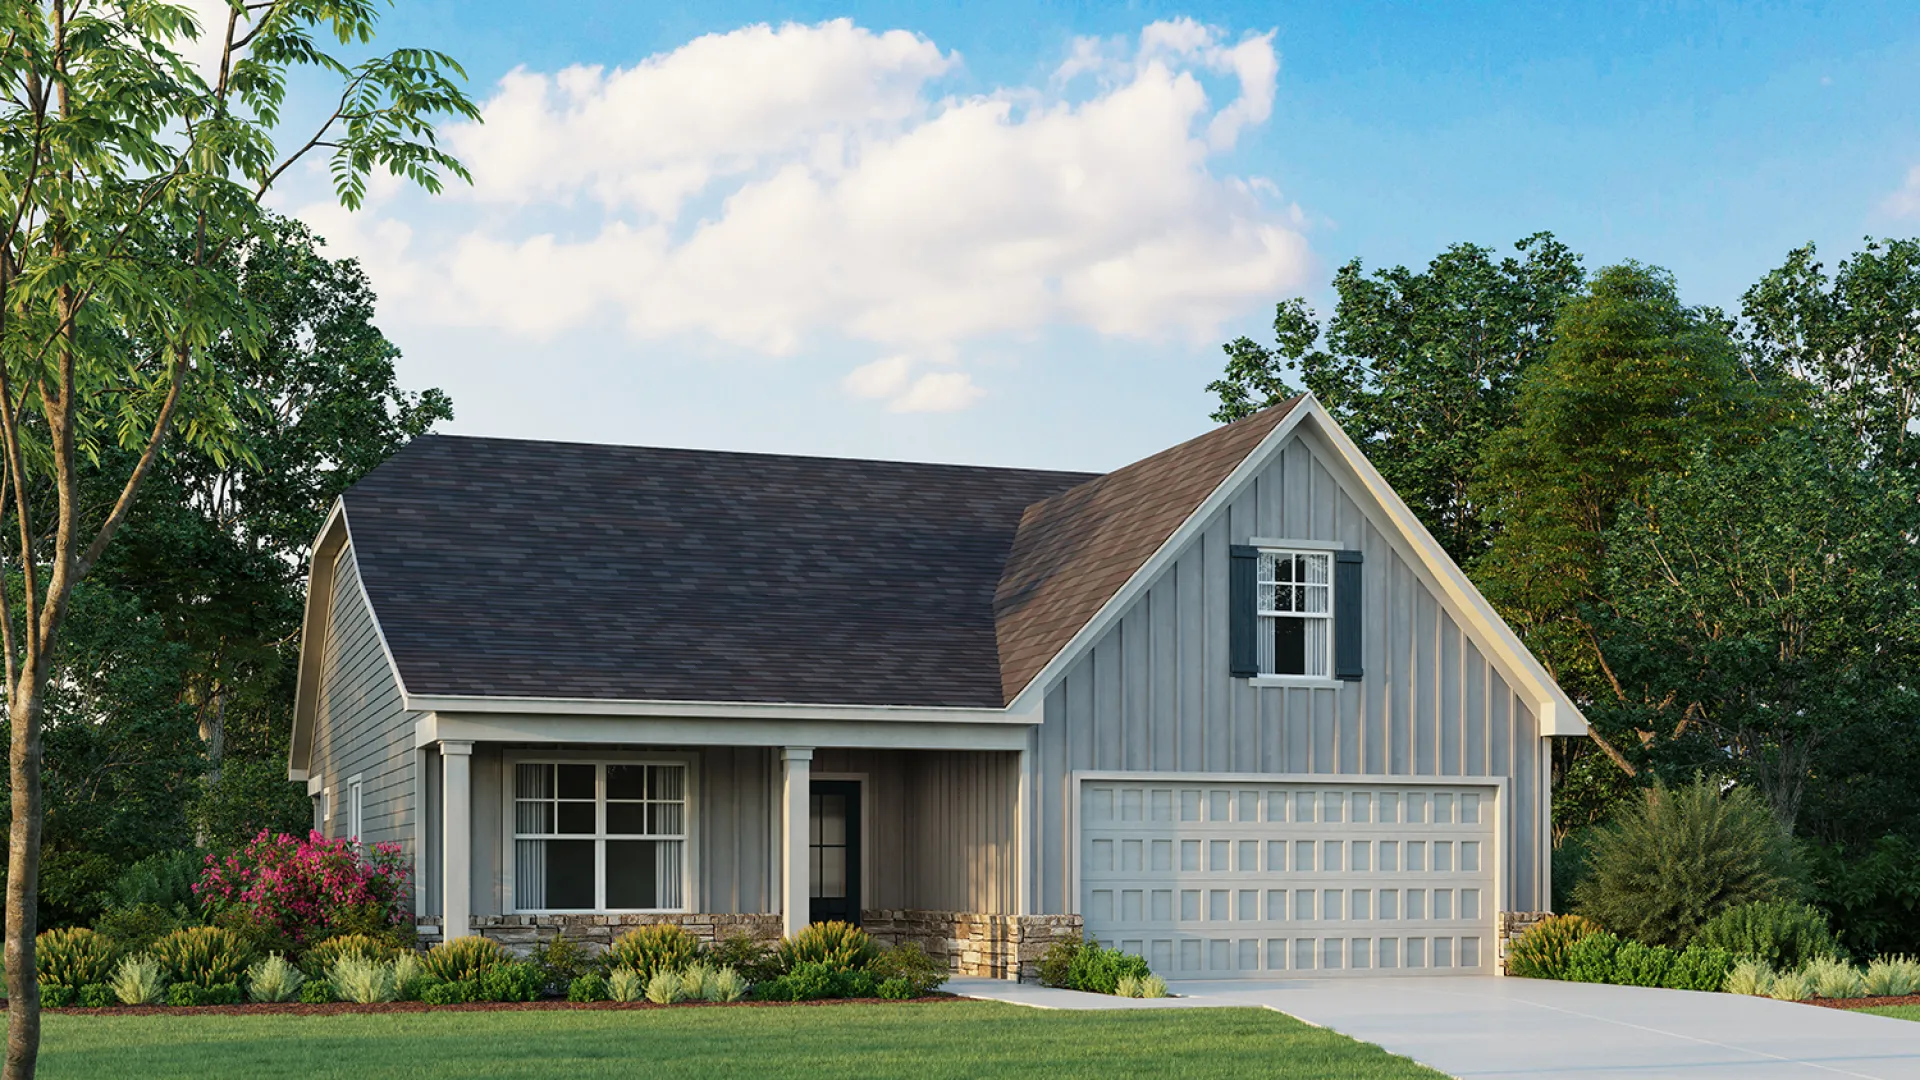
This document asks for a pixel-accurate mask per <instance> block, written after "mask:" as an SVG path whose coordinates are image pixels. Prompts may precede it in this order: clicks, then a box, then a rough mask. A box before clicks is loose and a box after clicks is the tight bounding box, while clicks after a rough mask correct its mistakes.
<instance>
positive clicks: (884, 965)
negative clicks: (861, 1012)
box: [867, 942, 947, 997]
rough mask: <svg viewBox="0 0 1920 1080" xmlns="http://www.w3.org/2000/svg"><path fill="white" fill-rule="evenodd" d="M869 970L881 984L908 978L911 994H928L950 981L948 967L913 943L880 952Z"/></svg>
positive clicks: (921, 995)
mask: <svg viewBox="0 0 1920 1080" xmlns="http://www.w3.org/2000/svg"><path fill="white" fill-rule="evenodd" d="M867 973H868V974H870V975H872V976H873V978H874V981H875V982H877V983H879V984H880V985H881V986H882V987H884V986H885V985H886V983H888V982H889V981H891V980H893V979H904V980H906V983H907V988H908V989H910V990H911V991H913V992H912V993H910V994H908V995H907V996H908V997H925V996H927V995H928V994H931V993H933V992H934V991H935V990H938V989H939V988H940V984H942V983H944V982H946V981H947V969H946V966H945V965H943V964H941V963H939V962H938V961H936V960H935V959H934V958H933V957H931V956H928V955H927V954H926V953H925V952H923V951H921V949H920V946H919V945H917V944H915V943H913V942H908V943H907V944H905V945H898V946H895V947H894V948H891V949H887V950H885V951H883V952H881V953H880V955H879V956H876V957H874V958H873V959H872V960H871V961H869V962H868V964H867ZM881 996H883V997H884V996H885V995H884V994H882V995H881Z"/></svg>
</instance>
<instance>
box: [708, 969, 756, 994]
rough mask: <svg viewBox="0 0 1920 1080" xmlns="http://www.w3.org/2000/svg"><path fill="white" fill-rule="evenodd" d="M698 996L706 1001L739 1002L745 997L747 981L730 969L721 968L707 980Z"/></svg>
mask: <svg viewBox="0 0 1920 1080" xmlns="http://www.w3.org/2000/svg"><path fill="white" fill-rule="evenodd" d="M700 996H701V997H703V998H705V999H706V1000H708V1001H739V1000H740V999H741V998H743V997H746V996H747V980H746V979H744V978H742V977H741V975H740V973H739V972H737V971H735V970H733V969H732V968H730V967H723V968H721V969H720V970H719V971H716V972H714V973H713V978H711V979H708V980H707V983H706V985H705V986H704V987H702V988H701V991H700Z"/></svg>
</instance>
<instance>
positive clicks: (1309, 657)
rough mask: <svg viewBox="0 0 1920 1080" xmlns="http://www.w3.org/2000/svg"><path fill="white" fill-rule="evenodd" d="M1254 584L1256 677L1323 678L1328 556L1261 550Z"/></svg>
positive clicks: (1329, 639)
mask: <svg viewBox="0 0 1920 1080" xmlns="http://www.w3.org/2000/svg"><path fill="white" fill-rule="evenodd" d="M1255 582H1256V584H1257V586H1258V589H1257V598H1256V606H1255V615H1256V617H1257V621H1258V623H1259V639H1258V641H1259V659H1260V674H1262V675H1304V676H1307V677H1309V678H1322V679H1324V678H1327V677H1328V676H1329V675H1330V674H1331V667H1330V665H1331V663H1332V657H1333V553H1332V552H1330V551H1279V550H1269V549H1266V548H1262V549H1261V551H1260V566H1259V572H1258V576H1257V577H1256V579H1255Z"/></svg>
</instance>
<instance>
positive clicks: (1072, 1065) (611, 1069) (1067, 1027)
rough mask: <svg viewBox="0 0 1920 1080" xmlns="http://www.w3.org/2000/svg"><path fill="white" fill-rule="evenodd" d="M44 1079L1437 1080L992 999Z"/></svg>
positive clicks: (271, 1036) (130, 1028)
mask: <svg viewBox="0 0 1920 1080" xmlns="http://www.w3.org/2000/svg"><path fill="white" fill-rule="evenodd" d="M40 1075H41V1076H42V1077H44V1078H45V1080H64V1078H68V1077H74V1078H78V1077H106V1076H140V1077H148V1078H160V1077H192V1078H194V1080H219V1078H221V1077H247V1078H249V1080H273V1078H278V1077H287V1078H289V1080H291V1078H295V1077H298V1078H300V1080H319V1078H327V1077H339V1078H342V1080H387V1078H393V1080H434V1078H438V1077H564V1078H566V1080H586V1078H590V1077H614V1076H618V1077H629V1076H639V1075H646V1076H649V1077H686V1076H754V1077H767V1078H775V1077H800V1076H806V1077H816V1076H828V1077H874V1076H913V1077H915V1078H916V1080H918V1078H932V1077H1002V1076H1022V1077H1027V1076H1030V1077H1062V1076H1089V1077H1100V1078H1102V1080H1111V1078H1112V1077H1127V1078H1128V1080H1133V1078H1135V1077H1159V1076H1164V1077H1225V1076H1263V1077H1273V1078H1277V1080H1307V1078H1321V1077H1324V1078H1328V1080H1332V1078H1340V1080H1399V1078H1402V1077H1407V1078H1422V1080H1431V1078H1434V1077H1438V1076H1440V1074H1439V1073H1436V1072H1432V1071H1430V1070H1428V1069H1425V1068H1422V1067H1421V1066H1419V1065H1416V1064H1414V1063H1413V1062H1411V1061H1408V1060H1406V1059H1405V1058H1399V1057H1394V1056H1393V1055H1391V1054H1388V1053H1387V1052H1386V1051H1384V1050H1382V1049H1380V1048H1379V1047H1377V1046H1369V1045H1366V1044H1363V1043H1358V1042H1355V1041H1353V1040H1352V1039H1349V1038H1347V1037H1345V1036H1343V1035H1337V1034H1334V1033H1333V1032H1331V1031H1326V1030H1324V1029H1321V1028H1316V1027H1311V1026H1309V1025H1306V1024H1303V1023H1300V1022H1299V1021H1297V1020H1294V1019H1292V1018H1291V1017H1287V1016H1282V1015H1280V1014H1278V1013H1274V1012H1268V1011H1265V1010H1260V1009H1166V1010H1153V1011H1136V1012H1119V1011H1114V1012H1041V1011H1038V1010H1034V1009H1026V1008H1021V1007H1020V1006H1017V1005H1002V1004H998V1003H993V1002H964V1003H954V1004H918V1005H912V1004H909V1005H833V1006H817V1007H792V1008H754V1009H737V1008H736V1009H717V1008H706V1009H665V1010H647V1011H586V1010H578V1011H558V1010H557V1011H542V1012H532V1011H529V1012H444V1013H435V1012H422V1013H385V1014H343V1015H336V1016H287V1015H279V1016H268V1015H261V1016H211V1015H200V1016H193V1015H184V1016H111V1015H105V1016H87V1015H84V1014H82V1015H74V1014H65V1015H49V1016H48V1017H46V1027H45V1032H44V1035H43V1039H42V1043H41V1054H40Z"/></svg>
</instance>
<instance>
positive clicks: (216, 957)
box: [150, 926, 253, 988]
mask: <svg viewBox="0 0 1920 1080" xmlns="http://www.w3.org/2000/svg"><path fill="white" fill-rule="evenodd" d="M150 954H151V955H152V956H153V958H154V959H155V960H158V961H160V968H161V970H163V971H165V972H166V973H167V981H168V982H169V983H174V984H176V985H177V984H180V983H191V984H193V985H194V986H198V987H202V988H206V987H212V986H221V985H224V984H226V983H238V982H239V981H240V977H241V976H243V975H245V974H246V973H247V968H248V967H249V966H250V965H251V964H252V963H253V952H252V950H250V949H248V948H247V946H246V943H245V942H243V941H241V940H240V936H239V935H238V934H235V933H234V932H233V931H231V930H225V929H222V928H220V927H218V926H190V927H187V928H186V929H184V930H175V931H174V932H173V933H171V934H168V935H167V936H166V937H163V938H161V939H160V940H159V941H156V942H154V943H153V948H152V949H151V950H150Z"/></svg>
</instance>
